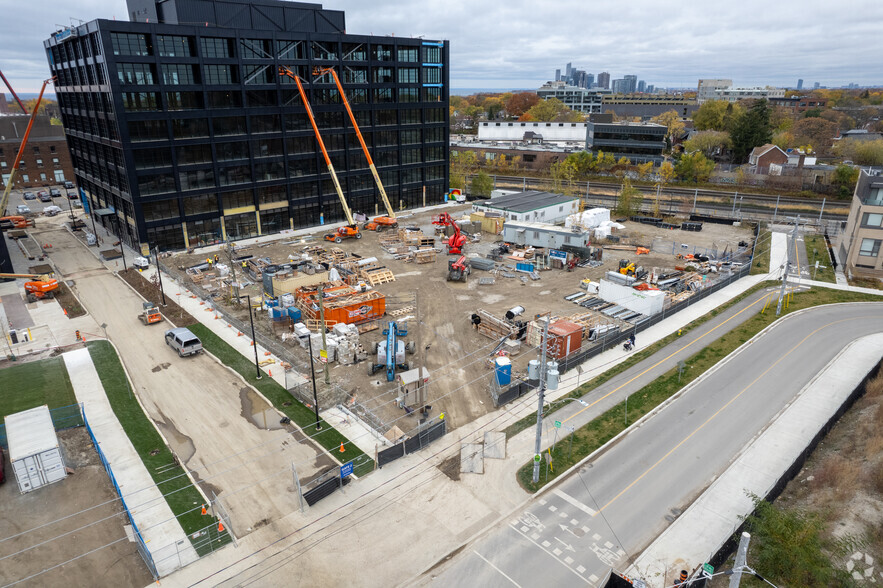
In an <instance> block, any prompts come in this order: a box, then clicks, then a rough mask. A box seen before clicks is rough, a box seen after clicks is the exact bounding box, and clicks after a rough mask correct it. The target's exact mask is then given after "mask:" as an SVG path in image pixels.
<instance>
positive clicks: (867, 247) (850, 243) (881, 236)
mask: <svg viewBox="0 0 883 588" xmlns="http://www.w3.org/2000/svg"><path fill="white" fill-rule="evenodd" d="M872 173H873V172H872ZM838 253H839V257H840V261H841V263H842V264H843V265H844V270H845V272H846V274H847V275H850V276H856V277H863V278H877V279H883V176H879V175H872V174H869V173H868V172H866V171H862V172H861V174H860V175H859V179H858V182H857V183H856V186H855V192H854V193H853V196H852V206H851V207H850V209H849V218H848V219H847V220H846V228H845V229H844V230H843V233H842V234H841V236H840V244H839V250H838Z"/></svg>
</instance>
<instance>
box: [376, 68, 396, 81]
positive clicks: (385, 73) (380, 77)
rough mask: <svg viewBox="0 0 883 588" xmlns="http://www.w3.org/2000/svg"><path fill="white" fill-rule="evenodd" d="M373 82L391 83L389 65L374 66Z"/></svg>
mask: <svg viewBox="0 0 883 588" xmlns="http://www.w3.org/2000/svg"><path fill="white" fill-rule="evenodd" d="M374 83H375V84H391V83H393V77H392V68H391V67H375V68H374Z"/></svg>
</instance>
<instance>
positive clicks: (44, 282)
mask: <svg viewBox="0 0 883 588" xmlns="http://www.w3.org/2000/svg"><path fill="white" fill-rule="evenodd" d="M3 278H32V279H33V280H34V281H32V282H25V292H27V295H28V302H36V301H37V300H43V299H44V298H52V296H53V293H54V292H55V291H56V290H58V280H56V279H55V278H53V277H52V276H50V275H49V274H43V275H39V274H0V280H2V279H3Z"/></svg>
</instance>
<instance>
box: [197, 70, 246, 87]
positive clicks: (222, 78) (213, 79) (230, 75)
mask: <svg viewBox="0 0 883 588" xmlns="http://www.w3.org/2000/svg"><path fill="white" fill-rule="evenodd" d="M202 72H203V76H204V77H205V83H206V85H209V86H219V85H222V84H236V83H238V82H239V79H238V77H237V75H236V66H235V65H204V66H202Z"/></svg>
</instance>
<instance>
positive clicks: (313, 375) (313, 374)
mask: <svg viewBox="0 0 883 588" xmlns="http://www.w3.org/2000/svg"><path fill="white" fill-rule="evenodd" d="M307 341H309V344H310V376H311V379H312V380H313V408H315V409H316V430H317V431H321V430H322V424H321V423H320V422H319V398H318V396H317V395H316V368H314V367H313V337H312V336H309V337H307Z"/></svg>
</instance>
